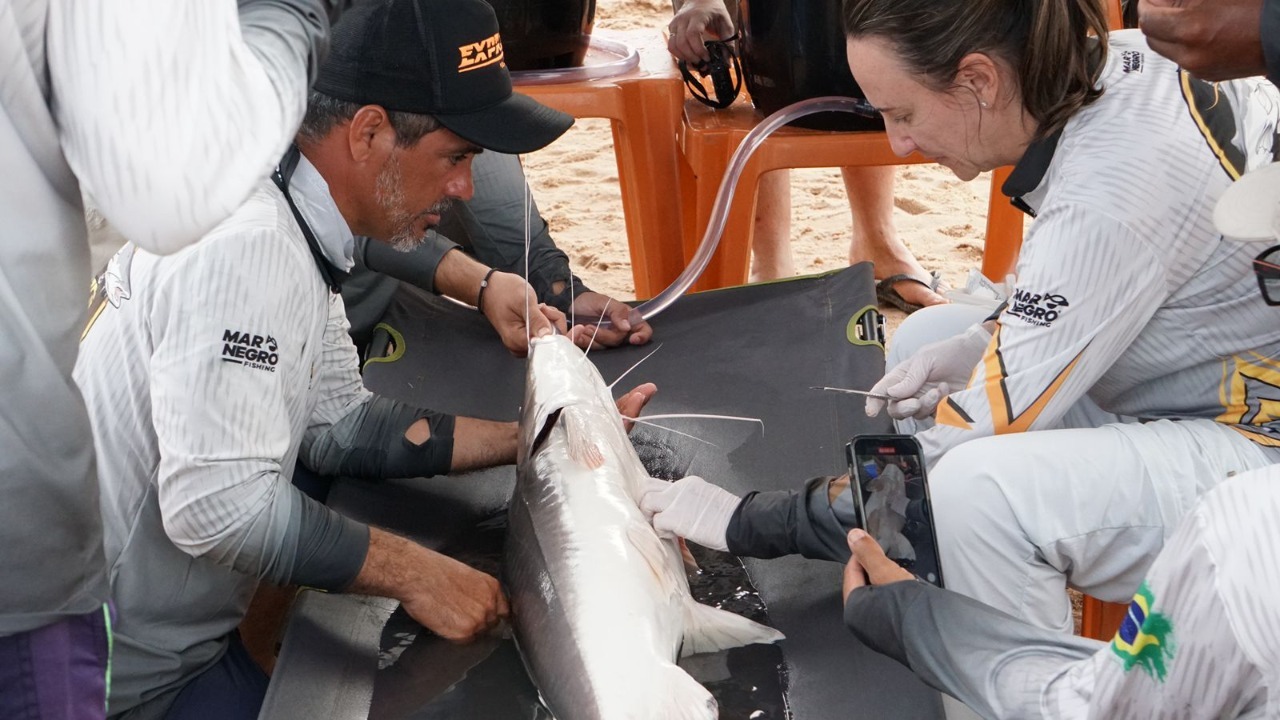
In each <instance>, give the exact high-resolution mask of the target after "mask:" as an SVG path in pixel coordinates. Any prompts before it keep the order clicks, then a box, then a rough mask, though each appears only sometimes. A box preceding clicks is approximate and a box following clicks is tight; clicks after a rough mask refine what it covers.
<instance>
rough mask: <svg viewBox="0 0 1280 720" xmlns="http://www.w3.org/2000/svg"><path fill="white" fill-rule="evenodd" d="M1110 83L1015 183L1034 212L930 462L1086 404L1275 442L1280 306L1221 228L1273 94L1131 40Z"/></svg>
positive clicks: (1273, 105)
mask: <svg viewBox="0 0 1280 720" xmlns="http://www.w3.org/2000/svg"><path fill="white" fill-rule="evenodd" d="M1100 84H1101V85H1102V87H1103V88H1104V90H1105V92H1104V94H1103V95H1102V97H1101V98H1100V99H1099V100H1098V101H1097V102H1095V103H1094V104H1092V105H1090V106H1089V107H1087V108H1085V109H1084V110H1081V111H1080V112H1079V113H1077V114H1076V115H1075V116H1074V117H1072V119H1071V120H1070V121H1069V122H1068V123H1067V125H1066V127H1065V128H1064V130H1063V131H1062V133H1061V135H1060V137H1058V138H1057V139H1056V146H1055V145H1054V140H1053V139H1050V140H1049V141H1045V142H1039V143H1035V144H1033V145H1032V147H1031V148H1030V149H1029V150H1028V151H1027V154H1026V155H1025V156H1024V158H1023V159H1022V161H1021V162H1020V163H1019V165H1018V167H1017V169H1016V170H1015V172H1014V174H1013V176H1012V177H1011V178H1010V181H1009V183H1008V184H1006V188H1007V189H1008V188H1012V189H1013V190H1014V192H1013V194H1014V195H1021V198H1022V200H1023V201H1025V203H1026V204H1027V205H1028V206H1029V208H1030V209H1031V210H1032V211H1033V212H1034V213H1035V215H1036V219H1035V220H1034V221H1033V222H1032V224H1031V228H1030V232H1029V233H1028V235H1027V238H1026V242H1025V243H1024V244H1023V246H1022V252H1021V256H1020V258H1019V260H1018V265H1017V287H1016V290H1015V291H1014V294H1013V297H1012V298H1011V301H1010V304H1009V306H1008V307H1007V308H1006V309H1005V310H1004V311H1003V312H1002V313H1001V314H1000V317H999V320H998V327H997V330H996V333H995V335H994V337H993V339H992V341H991V343H990V345H989V347H988V348H987V351H986V354H985V356H984V357H983V359H982V362H981V363H980V364H979V365H978V366H977V368H975V371H974V373H973V375H972V377H971V379H970V381H969V384H968V386H967V387H966V388H965V389H962V390H960V391H958V392H954V393H952V394H951V395H950V396H949V397H948V398H946V399H944V401H943V403H942V404H941V405H939V408H938V413H937V418H936V419H937V423H936V425H935V426H934V427H932V428H930V429H929V430H926V431H924V432H921V433H919V434H918V435H917V438H918V439H919V440H920V443H921V445H922V447H923V448H924V451H925V455H926V457H927V458H928V460H929V462H930V463H933V462H936V460H937V458H938V457H940V456H941V455H942V454H943V453H944V452H946V450H948V449H949V448H952V447H954V446H956V445H958V444H960V443H962V442H966V441H968V440H971V439H974V438H977V437H983V436H988V435H999V434H1003V433H1011V432H1023V431H1027V430H1038V429H1046V428H1052V427H1056V426H1058V423H1059V421H1060V420H1061V418H1062V417H1063V414H1064V413H1065V412H1066V411H1067V410H1068V409H1069V408H1070V407H1071V406H1072V405H1074V404H1075V403H1076V402H1077V401H1078V400H1080V399H1081V398H1082V397H1084V396H1086V395H1087V396H1088V397H1089V398H1091V399H1092V400H1094V401H1095V402H1096V403H1097V404H1098V405H1099V406H1100V407H1102V408H1103V409H1104V410H1106V411H1108V412H1112V413H1116V414H1119V415H1126V416H1134V417H1138V418H1210V419H1214V420H1217V421H1219V422H1222V423H1224V424H1225V425H1230V426H1232V427H1235V428H1237V429H1239V430H1240V431H1242V432H1245V433H1246V434H1247V435H1248V436H1249V437H1251V438H1252V439H1255V440H1257V441H1258V442H1260V443H1263V444H1266V445H1276V444H1280V435H1277V421H1278V420H1280V410H1277V407H1278V406H1277V405H1276V404H1275V402H1274V401H1273V399H1274V398H1280V313H1277V312H1276V311H1275V309H1274V308H1269V307H1267V305H1266V304H1265V303H1264V302H1263V301H1262V298H1261V297H1260V295H1259V293H1258V288H1257V285H1256V283H1255V281H1254V278H1253V273H1252V269H1251V264H1250V263H1251V260H1252V258H1253V256H1254V255H1255V254H1256V253H1257V252H1258V250H1259V248H1258V247H1257V246H1256V245H1253V244H1249V243H1242V242H1236V241H1233V240H1230V239H1224V238H1222V237H1221V236H1220V235H1219V234H1218V232H1217V231H1216V229H1215V228H1214V225H1213V208H1214V204H1215V203H1216V201H1217V199H1218V197H1219V195H1221V193H1222V192H1223V190H1225V189H1226V187H1227V186H1228V185H1229V184H1230V183H1231V182H1232V180H1233V178H1234V177H1236V176H1238V174H1239V173H1240V172H1243V171H1244V170H1246V169H1252V168H1253V167H1256V166H1258V165H1261V164H1264V163H1266V162H1269V161H1270V160H1271V158H1272V153H1273V152H1274V149H1273V146H1272V142H1273V138H1274V134H1275V131H1276V123H1277V117H1278V116H1280V99H1278V98H1280V93H1277V91H1276V89H1275V88H1274V87H1273V86H1271V85H1270V84H1269V83H1266V82H1264V81H1262V80H1243V81H1235V82H1231V83H1221V84H1218V85H1216V86H1215V85H1210V84H1208V83H1202V82H1199V81H1195V80H1192V79H1190V78H1189V76H1187V75H1186V74H1185V73H1180V72H1179V70H1178V68H1177V66H1176V65H1174V64H1173V63H1172V62H1170V61H1168V60H1166V59H1165V58H1162V57H1161V56H1159V55H1157V54H1156V53H1154V52H1152V51H1151V50H1150V49H1149V48H1148V47H1147V45H1146V41H1145V39H1144V38H1143V36H1142V35H1141V34H1140V33H1139V32H1138V31H1127V32H1117V33H1113V34H1112V35H1111V39H1110V51H1109V54H1108V58H1107V61H1106V67H1105V70H1104V72H1103V73H1102V77H1101V80H1100Z"/></svg>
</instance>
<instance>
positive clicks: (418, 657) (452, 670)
mask: <svg viewBox="0 0 1280 720" xmlns="http://www.w3.org/2000/svg"><path fill="white" fill-rule="evenodd" d="M505 537H506V521H505V516H504V515H497V516H495V517H493V518H491V519H490V520H488V521H485V522H483V523H481V524H480V525H479V526H477V527H476V528H475V531H474V532H473V533H468V534H466V536H464V537H463V538H461V542H460V543H459V544H458V545H455V546H452V547H449V548H446V549H445V551H446V552H447V553H448V554H449V555H451V556H453V557H456V558H458V559H459V560H462V561H463V562H466V563H467V564H468V565H471V566H472V567H475V568H478V569H481V570H484V571H486V572H489V573H491V574H494V575H498V574H499V573H500V567H499V566H500V563H501V560H502V545H503V541H504V539H505ZM690 549H691V550H692V551H693V555H694V558H695V559H696V560H697V561H698V566H699V570H698V571H696V572H692V573H690V574H689V589H690V590H691V591H692V593H693V596H694V598H695V599H697V600H698V601H699V602H702V603H705V604H707V605H712V606H714V607H719V608H722V609H725V610H729V611H731V612H735V613H738V614H740V615H743V616H745V617H748V618H751V619H752V620H755V621H757V622H760V623H764V624H766V625H769V624H770V621H769V616H768V612H767V611H766V609H765V606H764V601H763V600H762V599H761V598H760V594H759V591H757V590H756V589H755V587H754V586H752V585H751V579H750V577H749V576H748V575H747V571H746V568H744V567H743V565H742V562H741V561H740V560H738V559H737V558H736V557H734V556H732V555H729V554H728V553H722V552H717V551H715V550H707V549H705V548H699V547H691V548H690ZM378 648H379V649H378V671H377V674H376V675H375V679H374V687H373V700H372V703H371V706H370V710H369V718H370V719H371V720H390V719H392V718H405V719H411V720H455V719H456V718H526V719H527V720H550V719H551V717H552V716H551V714H550V712H548V711H547V710H546V709H545V708H544V707H543V706H542V704H541V702H539V699H538V691H537V688H536V687H535V685H534V684H533V682H532V680H530V678H529V676H528V674H527V673H526V672H525V669H524V665H523V664H522V663H521V662H520V656H519V653H518V652H517V650H516V645H515V643H514V642H512V641H511V640H510V639H506V638H502V639H493V638H491V639H486V640H483V641H481V642H479V643H476V644H475V645H473V646H470V647H468V648H459V647H458V646H455V645H452V644H450V643H448V642H446V641H444V640H441V639H440V638H439V637H437V636H436V635H434V634H432V633H431V631H429V630H426V629H424V628H423V627H422V626H421V625H419V624H418V623H417V621H415V620H414V619H413V618H411V617H409V615H408V614H407V613H405V612H404V609H403V608H401V609H397V610H396V611H395V612H393V613H391V616H390V617H389V618H387V622H386V625H385V626H384V627H383V629H382V634H381V639H380V641H379V645H378ZM679 665H680V667H682V668H684V669H685V671H686V672H688V673H689V674H690V675H692V676H693V677H694V679H696V680H697V681H698V682H700V683H702V684H703V686H705V687H706V688H707V689H708V690H709V691H711V694H712V696H714V697H715V699H716V702H717V703H719V705H720V717H721V718H722V719H723V720H785V718H787V717H788V715H787V709H786V669H785V664H784V663H783V658H782V650H781V649H780V648H778V647H777V646H776V645H758V644H757V645H751V646H747V647H743V648H734V649H732V650H727V651H723V652H716V653H704V654H701V655H694V656H690V657H687V658H682V659H681V660H680V662H679Z"/></svg>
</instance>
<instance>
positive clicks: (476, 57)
mask: <svg viewBox="0 0 1280 720" xmlns="http://www.w3.org/2000/svg"><path fill="white" fill-rule="evenodd" d="M458 54H459V55H461V56H462V62H460V63H458V72H460V73H464V72H471V71H472V70H479V69H480V68H482V67H488V66H490V65H492V64H494V63H501V62H502V60H503V56H502V37H501V36H500V34H499V33H494V34H493V37H487V38H485V39H483V40H481V41H480V42H473V43H467V44H466V45H463V46H461V47H459V48H458Z"/></svg>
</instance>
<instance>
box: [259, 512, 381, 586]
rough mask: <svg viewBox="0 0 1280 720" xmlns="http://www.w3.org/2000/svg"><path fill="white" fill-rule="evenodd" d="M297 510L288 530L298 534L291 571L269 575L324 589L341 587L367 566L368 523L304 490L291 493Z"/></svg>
mask: <svg viewBox="0 0 1280 720" xmlns="http://www.w3.org/2000/svg"><path fill="white" fill-rule="evenodd" d="M290 495H291V496H292V503H293V505H294V511H293V512H291V513H290V514H289V517H290V523H289V524H290V527H289V531H288V532H289V534H290V535H292V536H293V537H294V538H296V545H295V546H294V555H293V562H292V563H291V564H290V571H289V572H288V573H287V574H285V575H284V576H283V577H270V578H268V579H269V580H271V581H272V582H275V583H276V584H281V585H282V584H286V583H292V584H295V585H306V586H308V587H314V588H319V589H321V590H342V589H344V588H346V587H347V586H348V585H350V584H351V582H352V581H353V580H355V579H356V576H357V575H358V574H359V573H360V568H362V567H364V560H365V556H366V555H368V553H369V527H368V526H367V525H365V524H363V523H358V522H356V521H355V520H352V519H351V518H348V517H346V516H344V515H341V514H339V513H336V512H334V511H333V510H330V509H329V508H327V507H325V506H324V505H321V504H320V503H318V502H316V501H315V500H312V499H311V498H309V497H307V496H306V495H304V494H302V493H301V492H293V493H290Z"/></svg>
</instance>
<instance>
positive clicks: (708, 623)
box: [680, 598, 786, 657]
mask: <svg viewBox="0 0 1280 720" xmlns="http://www.w3.org/2000/svg"><path fill="white" fill-rule="evenodd" d="M785 637H786V636H785V635H783V634H782V633H780V632H778V631H777V630H774V629H773V628H771V627H769V626H767V625H761V624H760V623H758V622H756V621H754V620H748V619H747V618H744V617H742V616H741V615H735V614H734V613H731V612H728V611H727V610H720V609H718V608H713V607H711V606H710V605H703V604H702V603H700V602H698V601H697V600H694V599H693V598H688V599H687V600H686V601H685V605H684V644H683V645H682V646H681V647H680V655H681V657H683V656H686V655H696V654H697V653H704V652H715V651H717V650H727V649H729V648H735V647H742V646H743V645H750V644H752V643H771V642H777V641H779V640H782V639H783V638H785Z"/></svg>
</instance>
